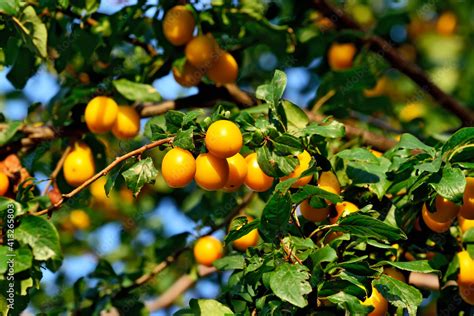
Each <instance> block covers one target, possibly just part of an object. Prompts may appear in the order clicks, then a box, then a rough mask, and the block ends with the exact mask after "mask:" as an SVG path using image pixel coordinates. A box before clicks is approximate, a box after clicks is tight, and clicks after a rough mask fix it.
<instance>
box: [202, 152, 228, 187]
mask: <svg viewBox="0 0 474 316" xmlns="http://www.w3.org/2000/svg"><path fill="white" fill-rule="evenodd" d="M228 177H229V164H228V163H227V160H226V159H222V158H218V157H216V156H214V155H212V154H210V153H205V154H200V155H199V156H198V157H197V159H196V174H195V175H194V181H196V183H197V185H199V186H200V187H201V188H203V189H204V190H208V191H213V190H219V189H222V188H223V187H224V186H225V184H226V182H227V178H228Z"/></svg>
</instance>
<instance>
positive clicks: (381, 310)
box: [362, 286, 388, 316]
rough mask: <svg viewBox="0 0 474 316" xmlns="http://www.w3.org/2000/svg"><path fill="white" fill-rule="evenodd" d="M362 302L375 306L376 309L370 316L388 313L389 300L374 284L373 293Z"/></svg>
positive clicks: (382, 315) (381, 315) (380, 315)
mask: <svg viewBox="0 0 474 316" xmlns="http://www.w3.org/2000/svg"><path fill="white" fill-rule="evenodd" d="M362 304H363V305H367V306H370V305H372V306H373V307H374V310H373V311H372V312H370V313H369V314H368V316H385V315H386V314H387V311H388V302H387V300H386V299H385V297H383V295H382V294H380V292H379V291H378V290H377V289H376V288H375V287H374V286H372V295H370V297H368V298H367V299H366V300H365V301H363V302H362Z"/></svg>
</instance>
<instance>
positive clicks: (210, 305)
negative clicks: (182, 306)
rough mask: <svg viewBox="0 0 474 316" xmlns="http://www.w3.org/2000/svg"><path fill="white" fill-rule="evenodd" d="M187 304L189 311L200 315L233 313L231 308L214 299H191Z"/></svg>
mask: <svg viewBox="0 0 474 316" xmlns="http://www.w3.org/2000/svg"><path fill="white" fill-rule="evenodd" d="M189 306H190V307H191V311H192V313H193V314H194V315H201V316H204V315H206V316H208V315H209V316H225V315H234V312H232V310H231V309H230V308H229V307H227V306H225V305H223V304H222V303H219V302H218V301H216V300H208V299H200V300H196V299H192V300H191V301H190V302H189Z"/></svg>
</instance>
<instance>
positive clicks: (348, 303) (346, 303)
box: [327, 292, 373, 315]
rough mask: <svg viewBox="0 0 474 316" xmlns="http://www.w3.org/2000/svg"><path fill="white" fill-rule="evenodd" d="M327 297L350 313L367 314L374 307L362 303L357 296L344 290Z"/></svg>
mask: <svg viewBox="0 0 474 316" xmlns="http://www.w3.org/2000/svg"><path fill="white" fill-rule="evenodd" d="M327 299H328V300H329V301H330V302H331V303H334V304H337V305H338V306H339V308H340V309H342V310H346V311H348V312H349V313H350V315H367V314H368V313H369V312H370V311H371V310H372V309H373V308H372V307H371V306H366V305H362V304H361V302H360V300H359V299H358V298H357V297H356V296H354V295H350V294H347V293H344V292H337V293H336V294H333V295H330V296H328V297H327Z"/></svg>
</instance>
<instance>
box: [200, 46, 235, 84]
mask: <svg viewBox="0 0 474 316" xmlns="http://www.w3.org/2000/svg"><path fill="white" fill-rule="evenodd" d="M238 74H239V65H238V64H237V61H235V58H234V57H233V56H232V55H231V54H229V53H228V52H220V53H219V56H218V57H217V60H216V61H215V62H214V64H213V65H212V66H211V68H209V70H208V71H207V76H208V77H209V79H211V80H212V81H214V82H215V83H217V84H220V85H222V84H226V83H233V82H235V81H236V80H237V76H238Z"/></svg>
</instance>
